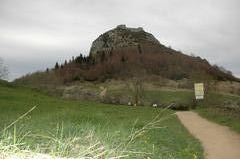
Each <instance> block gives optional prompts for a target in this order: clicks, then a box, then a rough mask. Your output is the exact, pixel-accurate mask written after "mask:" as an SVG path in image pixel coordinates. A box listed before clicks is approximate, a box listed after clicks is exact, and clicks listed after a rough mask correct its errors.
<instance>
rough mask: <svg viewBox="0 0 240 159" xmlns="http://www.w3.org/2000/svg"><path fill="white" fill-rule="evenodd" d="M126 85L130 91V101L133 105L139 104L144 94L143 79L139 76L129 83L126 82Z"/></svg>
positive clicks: (141, 102)
mask: <svg viewBox="0 0 240 159" xmlns="http://www.w3.org/2000/svg"><path fill="white" fill-rule="evenodd" d="M127 87H128V88H129V89H130V91H131V92H132V102H133V105H134V106H139V105H142V104H143V98H144V95H145V93H144V92H145V90H144V85H143V80H141V79H140V78H134V79H133V80H132V82H131V84H130V85H129V84H127Z"/></svg>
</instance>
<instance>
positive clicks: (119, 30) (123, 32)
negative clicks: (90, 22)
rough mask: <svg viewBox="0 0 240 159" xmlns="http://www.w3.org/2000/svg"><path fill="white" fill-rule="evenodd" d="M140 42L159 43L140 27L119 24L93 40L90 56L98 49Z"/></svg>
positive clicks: (132, 44) (126, 45) (114, 47)
mask: <svg viewBox="0 0 240 159" xmlns="http://www.w3.org/2000/svg"><path fill="white" fill-rule="evenodd" d="M141 44H147V45H160V43H159V41H158V40H157V39H156V38H155V37H154V36H153V35H152V34H150V33H148V32H145V31H144V30H143V28H141V27H139V28H128V27H126V26H125V25H119V26H117V27H116V28H115V29H113V30H110V31H107V32H106V33H104V34H102V35H100V36H99V37H98V38H97V39H96V40H95V41H93V43H92V47H91V49H90V56H94V55H95V54H97V52H98V51H105V50H109V49H116V48H122V47H129V46H137V45H141Z"/></svg>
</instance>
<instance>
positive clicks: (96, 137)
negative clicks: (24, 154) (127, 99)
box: [0, 86, 203, 159]
mask: <svg viewBox="0 0 240 159" xmlns="http://www.w3.org/2000/svg"><path fill="white" fill-rule="evenodd" d="M35 105H37V107H36V109H34V110H33V111H32V112H31V113H29V114H28V115H27V116H25V117H24V118H23V119H21V120H20V121H18V122H17V124H15V125H14V126H12V127H10V128H9V129H7V130H6V131H2V130H3V129H4V128H6V127H7V126H8V125H9V124H11V123H12V122H13V121H15V120H16V119H17V118H18V117H19V116H21V115H22V114H24V113H26V112H27V111H28V110H29V109H31V108H32V107H33V106H35ZM173 113H174V111H171V110H166V111H164V112H163V110H162V109H154V108H151V107H129V106H117V105H106V104H100V103H94V102H87V101H67V100H63V99H59V98H55V97H49V96H46V95H44V94H42V93H40V92H36V91H33V90H30V89H27V88H21V87H11V86H0V128H1V131H0V133H1V134H0V136H1V142H0V146H5V147H6V145H13V146H12V147H13V148H15V149H16V145H17V148H20V149H30V150H33V151H37V152H43V153H49V154H54V155H60V156H69V157H76V156H77V155H82V156H91V155H94V154H101V152H104V153H102V154H101V155H99V158H110V157H114V156H119V155H127V156H126V158H140V159H141V158H147V159H158V158H163V159H173V158H174V159H175V158H176V159H200V158H203V151H202V147H201V145H200V143H199V142H198V141H197V140H196V139H194V138H193V137H192V136H191V135H190V134H189V133H188V132H187V131H186V129H185V128H184V127H183V126H182V125H181V124H180V122H179V120H178V119H177V118H176V116H175V115H172V114H173ZM158 115H159V118H157V120H153V121H152V119H153V118H155V117H156V116H158ZM150 121H152V122H150ZM154 121H156V123H154ZM149 122H150V124H149ZM156 127H158V128H156ZM12 147H10V148H9V149H13V148H12ZM15 149H14V150H15ZM0 150H1V148H0Z"/></svg>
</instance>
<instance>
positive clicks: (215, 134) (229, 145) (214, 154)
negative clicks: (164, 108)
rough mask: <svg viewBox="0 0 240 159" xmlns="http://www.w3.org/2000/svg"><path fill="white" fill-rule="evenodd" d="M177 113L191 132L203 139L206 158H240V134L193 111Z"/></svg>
mask: <svg viewBox="0 0 240 159" xmlns="http://www.w3.org/2000/svg"><path fill="white" fill-rule="evenodd" d="M176 114H177V116H178V118H179V119H180V120H181V122H182V123H183V125H184V126H185V127H186V128H187V129H188V130H189V131H190V133H191V134H192V135H194V136H195V137H196V138H197V139H199V140H200V141H201V143H202V145H203V148H204V153H205V158H206V159H240V134H237V133H235V132H233V131H231V130H230V129H229V128H227V127H225V126H221V125H218V124H215V123H213V122H210V121H208V120H206V119H204V118H202V117H200V116H199V115H198V114H197V113H194V112H191V111H188V112H177V113H176ZM239 124H240V123H239Z"/></svg>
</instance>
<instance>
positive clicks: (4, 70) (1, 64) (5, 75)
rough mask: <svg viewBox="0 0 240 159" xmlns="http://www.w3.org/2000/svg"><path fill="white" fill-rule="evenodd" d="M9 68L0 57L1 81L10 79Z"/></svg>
mask: <svg viewBox="0 0 240 159" xmlns="http://www.w3.org/2000/svg"><path fill="white" fill-rule="evenodd" d="M8 73H9V72H8V68H7V66H6V65H5V64H4V62H3V59H2V58H1V57H0V79H3V80H4V79H7V78H8Z"/></svg>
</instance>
